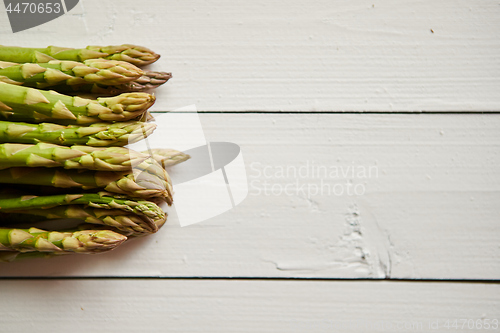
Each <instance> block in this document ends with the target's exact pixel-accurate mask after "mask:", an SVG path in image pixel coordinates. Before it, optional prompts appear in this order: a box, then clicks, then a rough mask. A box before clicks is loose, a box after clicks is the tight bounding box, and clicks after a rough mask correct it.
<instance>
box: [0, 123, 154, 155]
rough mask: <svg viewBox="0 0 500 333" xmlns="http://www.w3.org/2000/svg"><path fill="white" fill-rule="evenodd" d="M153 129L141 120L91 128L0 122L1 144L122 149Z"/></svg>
mask: <svg viewBox="0 0 500 333" xmlns="http://www.w3.org/2000/svg"><path fill="white" fill-rule="evenodd" d="M155 128H156V125H155V124H153V123H146V122H141V121H127V122H118V123H114V124H113V123H95V124H91V125H90V126H78V125H68V126H63V125H57V124H52V123H41V124H28V123H20V122H9V121H0V142H11V143H30V144H36V143H39V142H46V143H53V144H58V145H64V146H72V145H87V146H94V147H103V146H107V147H109V146H120V147H122V146H125V145H127V144H130V143H134V142H137V141H140V140H142V139H145V138H146V137H148V136H149V135H150V134H151V133H153V131H154V130H155ZM0 164H1V163H0Z"/></svg>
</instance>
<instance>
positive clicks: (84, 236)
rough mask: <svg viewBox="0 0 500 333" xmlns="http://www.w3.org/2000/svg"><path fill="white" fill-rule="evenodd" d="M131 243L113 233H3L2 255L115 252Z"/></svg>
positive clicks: (34, 230) (0, 236)
mask: <svg viewBox="0 0 500 333" xmlns="http://www.w3.org/2000/svg"><path fill="white" fill-rule="evenodd" d="M126 239H127V237H126V236H124V235H121V234H119V233H116V232H113V231H111V230H83V231H64V232H62V231H45V230H41V229H37V228H30V229H7V228H1V229H0V251H9V252H12V251H19V252H58V253H63V252H75V253H85V254H92V253H99V252H105V251H109V250H112V249H114V248H116V247H117V246H118V245H120V244H121V243H123V242H124V241H125V240H126Z"/></svg>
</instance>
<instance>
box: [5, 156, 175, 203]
mask: <svg viewBox="0 0 500 333" xmlns="http://www.w3.org/2000/svg"><path fill="white" fill-rule="evenodd" d="M145 163H149V160H146V161H145ZM145 163H141V164H140V165H139V166H140V168H139V166H137V167H135V168H134V169H133V170H132V171H124V172H113V171H93V170H65V169H62V168H8V169H3V170H0V183H3V184H22V185H36V186H54V187H56V188H79V189H82V190H92V189H100V190H105V191H107V192H111V193H117V194H122V195H126V196H128V197H131V198H139V199H150V198H163V199H165V200H166V201H167V202H170V203H171V202H172V189H171V184H170V183H168V180H169V179H168V177H167V176H164V174H161V173H159V172H158V171H156V170H149V171H148V166H146V170H142V168H144V167H145Z"/></svg>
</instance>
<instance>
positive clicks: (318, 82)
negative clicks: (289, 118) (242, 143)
mask: <svg viewBox="0 0 500 333" xmlns="http://www.w3.org/2000/svg"><path fill="white" fill-rule="evenodd" d="M2 15H4V18H3V19H2V20H0V37H1V39H2V44H4V45H11V44H15V45H16V44H19V45H22V46H30V45H34V46H45V45H52V44H58V45H67V46H73V47H81V46H82V45H86V44H94V45H95V44H97V45H102V44H117V43H136V44H143V45H146V46H149V47H151V48H154V49H155V50H157V52H159V53H161V54H163V58H162V59H161V60H160V61H159V62H158V63H157V64H155V65H153V66H152V68H153V69H155V70H167V71H172V72H173V74H174V79H173V80H172V81H171V82H170V83H168V85H167V87H165V88H162V89H159V90H158V92H157V96H158V102H157V104H156V110H173V109H176V108H179V107H183V106H185V105H190V104H193V103H194V104H197V106H198V108H199V109H200V110H215V111H219V110H223V111H225V110H229V111H234V110H236V111H245V110H265V111H281V110H285V111H325V110H326V111H344V110H346V111H364V110H368V111H388V110H389V111H422V110H436V111H491V110H494V111H499V110H500V95H499V94H498V91H499V88H500V60H499V58H498V54H499V52H500V34H499V29H498V17H499V15H500V7H499V6H498V4H497V3H496V2H494V1H468V0H459V1H456V0H443V1H439V4H436V2H435V1H432V0H422V1H413V2H410V3H405V4H404V5H402V4H401V2H400V1H398V0H384V1H377V2H373V1H367V0H353V1H340V0H321V1H314V2H310V1H306V0H290V1H265V0H257V1H246V2H242V3H239V4H238V5H235V4H234V2H232V1H220V0H209V1H203V2H200V1H180V2H165V1H155V0H144V1H142V2H141V6H137V1H134V0H121V1H120V5H117V4H116V2H115V1H110V0H107V1H102V0H86V1H80V4H79V5H78V6H77V8H75V9H73V10H72V11H71V12H70V13H68V14H67V15H65V16H63V17H61V18H58V19H56V20H54V21H52V22H49V23H47V24H44V25H42V26H40V27H38V28H34V29H31V30H27V31H24V32H21V33H17V34H12V33H11V31H10V26H9V25H8V20H7V17H6V14H2ZM68 27H71V29H68ZM152 32H154V33H152Z"/></svg>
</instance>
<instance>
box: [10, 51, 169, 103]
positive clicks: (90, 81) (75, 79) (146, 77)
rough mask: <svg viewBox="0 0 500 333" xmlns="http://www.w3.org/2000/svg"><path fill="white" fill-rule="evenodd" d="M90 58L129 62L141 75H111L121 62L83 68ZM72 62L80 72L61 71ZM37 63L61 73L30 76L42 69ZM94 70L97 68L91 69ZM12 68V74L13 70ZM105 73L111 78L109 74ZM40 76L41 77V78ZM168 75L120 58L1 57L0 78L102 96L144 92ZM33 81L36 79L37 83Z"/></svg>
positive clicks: (18, 83) (70, 92)
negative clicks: (38, 60) (19, 60)
mask: <svg viewBox="0 0 500 333" xmlns="http://www.w3.org/2000/svg"><path fill="white" fill-rule="evenodd" d="M91 62H97V63H98V66H97V67H103V66H104V67H106V66H110V65H109V64H112V63H116V64H119V65H122V66H124V67H126V65H124V64H127V65H128V66H132V68H130V69H128V71H129V72H131V73H133V74H135V73H142V76H138V77H137V78H132V77H131V76H130V74H129V76H124V77H120V76H117V79H114V78H113V77H114V76H115V75H116V74H115V73H114V71H118V72H120V71H121V69H120V67H122V66H110V67H111V68H110V69H104V70H101V71H99V69H95V68H93V67H90V66H87V67H88V69H86V70H83V69H82V67H85V66H86V64H88V63H91ZM64 63H67V65H66V66H63V65H61V64H64ZM74 64H78V66H77V69H76V72H77V74H79V75H80V76H76V75H75V73H74V72H75V71H74V70H73V71H71V70H66V71H65V72H63V71H61V67H64V68H67V67H70V68H71V67H75V65H74ZM84 64H85V65H84ZM21 66H23V67H21ZM36 66H39V67H43V68H46V69H51V70H52V69H54V70H58V71H60V72H61V73H62V74H59V73H56V74H54V72H53V71H52V72H49V73H48V74H47V73H35V75H34V76H33V71H37V70H39V71H42V70H41V69H39V68H38V67H36ZM12 67H15V68H12ZM31 68H35V70H33V69H31ZM117 68H118V69H117ZM5 69H6V70H5ZM89 71H92V75H87V74H86V73H87V72H89ZM93 71H99V72H98V73H93ZM109 71H113V73H112V74H110V73H109ZM12 72H13V73H14V74H12ZM101 72H102V73H101ZM3 73H6V74H3ZM83 74H86V75H83ZM119 74H120V73H119ZM127 74H128V73H127ZM63 75H69V77H65V79H64V80H60V79H59V77H61V76H63ZM45 76H48V79H46V78H45ZM108 76H109V77H110V78H108ZM40 77H42V79H41V78H40ZM82 77H83V81H82ZM171 78H172V73H167V72H153V71H141V70H140V69H139V68H137V67H135V66H134V65H131V64H129V63H126V62H123V61H114V60H105V59H95V60H94V59H92V60H86V61H85V62H84V63H77V62H73V61H59V60H52V61H51V62H49V63H39V64H31V63H27V64H18V63H13V62H4V61H0V81H3V82H5V83H10V84H16V85H24V86H29V87H36V88H44V87H49V86H50V89H52V90H55V91H58V92H60V93H63V94H70V95H73V94H79V93H90V94H99V95H103V96H114V95H118V94H122V93H127V92H143V91H146V90H150V89H155V88H157V87H159V86H161V85H162V84H164V83H166V82H167V81H168V80H170V79H171ZM27 80H28V81H30V84H26V81H27ZM57 80H59V81H57ZM114 80H116V81H117V82H116V83H111V82H113V81H114ZM40 81H41V82H40ZM46 81H50V85H48V84H47V83H44V82H46ZM54 81H56V82H54ZM23 82H24V83H23ZM33 82H34V83H36V85H35V84H34V83H33ZM21 83H22V84H21Z"/></svg>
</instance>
